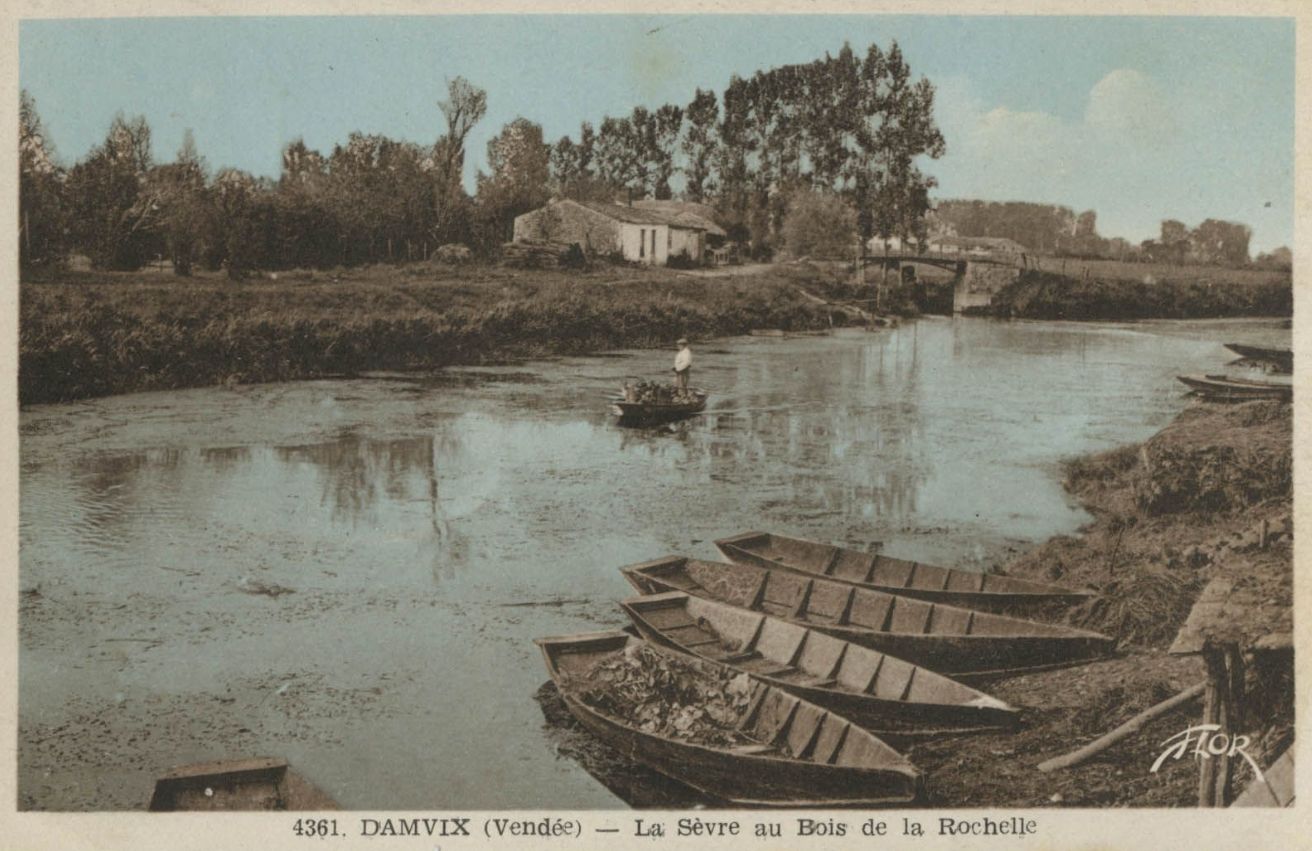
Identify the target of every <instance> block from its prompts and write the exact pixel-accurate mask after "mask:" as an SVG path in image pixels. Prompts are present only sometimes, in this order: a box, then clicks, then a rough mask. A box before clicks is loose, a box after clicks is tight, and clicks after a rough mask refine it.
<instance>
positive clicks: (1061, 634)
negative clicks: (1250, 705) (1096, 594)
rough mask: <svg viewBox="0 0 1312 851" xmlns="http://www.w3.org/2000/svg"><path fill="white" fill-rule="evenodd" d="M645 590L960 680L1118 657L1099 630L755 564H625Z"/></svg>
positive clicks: (677, 559)
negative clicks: (753, 615)
mask: <svg viewBox="0 0 1312 851" xmlns="http://www.w3.org/2000/svg"><path fill="white" fill-rule="evenodd" d="M620 570H621V572H622V573H623V574H624V576H625V577H626V578H627V579H628V580H629V582H630V584H632V585H633V586H634V587H635V588H637V589H638V590H639V591H641V592H642V593H644V594H655V593H659V592H662V591H683V592H685V593H687V594H692V595H694V596H698V597H707V598H710V599H712V600H718V601H720V602H723V603H728V604H729V605H732V606H739V607H741V608H744V609H749V610H751V611H754V612H762V613H764V614H768V615H773V616H774V617H777V618H782V619H783V620H786V621H790V622H792V623H796V624H800V625H802V626H809V627H814V628H815V629H818V630H820V631H821V632H825V633H828V634H830V635H834V636H837V637H839V638H842V639H845V640H847V641H852V642H855V643H857V644H860V645H863V646H865V647H871V648H874V649H876V650H881V651H883V652H885V653H889V654H892V655H893V656H896V657H898V658H900V659H905V660H906V661H908V662H913V663H915V664H917V665H923V666H925V667H927V668H930V669H931V670H934V671H937V672H938V673H940V674H944V675H946V676H949V677H952V678H954V679H959V680H968V681H973V680H981V679H987V678H993V677H1000V676H1012V675H1015V674H1024V673H1032V672H1034V671H1041V670H1048V669H1050V668H1059V667H1066V666H1068V665H1074V664H1079V663H1082V662H1087V661H1090V660H1092V659H1097V658H1101V657H1104V656H1107V655H1110V654H1111V653H1112V652H1113V651H1114V650H1115V647H1116V642H1115V640H1114V639H1112V638H1108V637H1107V636H1105V635H1099V634H1098V633H1096V632H1088V631H1086V630H1081V629H1074V628H1072V627H1067V626H1061V625H1058V624H1048V623H1040V622H1038V621H1030V620H1022V619H1020V618H1013V617H1007V616H1005V615H999V614H994V613H991V612H978V611H975V610H973V609H961V608H957V607H955V606H948V605H944V604H942V603H930V602H927V601H924V600H916V599H914V598H911V597H901V596H898V595H896V594H886V593H884V592H882V591H872V590H870V589H868V588H858V587H856V586H854V585H848V584H846V583H843V582H835V581H833V580H831V579H820V578H819V577H813V578H808V577H805V576H800V575H798V574H795V573H790V572H788V571H786V570H770V569H767V568H762V567H756V566H755V565H747V564H724V563H720V562H710V561H698V560H695V559H688V558H683V557H681V556H668V557H666V558H663V559H658V560H656V561H649V562H644V563H642V564H635V565H630V566H628V567H624V568H621V569H620Z"/></svg>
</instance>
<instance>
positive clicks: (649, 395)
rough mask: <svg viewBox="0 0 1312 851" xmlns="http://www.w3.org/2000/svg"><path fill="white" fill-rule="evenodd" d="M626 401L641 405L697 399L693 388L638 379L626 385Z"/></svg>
mask: <svg viewBox="0 0 1312 851" xmlns="http://www.w3.org/2000/svg"><path fill="white" fill-rule="evenodd" d="M624 401H625V402H636V403H638V404H640V405H683V404H688V403H691V402H695V401H697V397H696V396H694V395H693V393H692V391H691V390H684V389H682V388H679V387H673V386H670V385H668V384H661V383H660V382H658V381H638V382H636V383H635V382H630V383H628V384H625V385H624Z"/></svg>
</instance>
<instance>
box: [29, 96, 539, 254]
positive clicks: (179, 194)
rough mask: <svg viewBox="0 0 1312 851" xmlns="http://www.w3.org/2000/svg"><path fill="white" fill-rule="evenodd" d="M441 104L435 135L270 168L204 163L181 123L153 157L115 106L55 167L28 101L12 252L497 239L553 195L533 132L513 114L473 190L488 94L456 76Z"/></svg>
mask: <svg viewBox="0 0 1312 851" xmlns="http://www.w3.org/2000/svg"><path fill="white" fill-rule="evenodd" d="M438 106H439V108H440V110H441V112H442V115H443V117H444V118H445V132H444V133H442V134H441V135H440V136H439V137H438V139H437V141H436V142H435V143H434V144H432V145H419V144H415V143H412V142H400V141H395V140H392V139H388V138H386V137H384V136H380V135H372V134H363V133H352V134H351V135H350V137H349V138H348V139H347V140H346V142H345V143H343V144H340V145H337V146H335V147H334V148H333V150H332V151H331V152H330V153H328V154H327V155H324V154H322V153H320V152H319V151H315V150H312V149H310V148H309V147H307V146H306V145H305V143H304V142H303V141H301V140H296V141H293V142H292V143H290V144H289V145H287V146H286V148H284V150H283V152H282V168H281V172H280V175H279V177H278V178H277V179H269V178H261V177H256V176H254V175H251V174H249V173H247V172H243V171H240V170H237V169H232V168H224V169H220V170H218V171H217V172H213V173H212V172H211V170H210V168H209V166H208V165H207V163H206V161H205V159H204V158H203V157H202V156H201V155H200V153H199V152H198V150H197V147H196V143H195V140H194V139H193V138H192V134H191V132H190V131H188V132H187V133H186V135H185V137H184V140H183V143H182V146H181V147H180V149H179V150H178V151H177V153H176V154H175V155H174V157H173V159H172V160H171V161H168V162H158V161H157V160H156V158H155V155H154V151H153V147H152V144H151V132H150V126H149V125H148V124H147V122H146V120H145V118H143V117H139V116H138V117H134V118H130V117H126V116H123V115H121V114H120V115H118V116H116V117H115V118H114V120H113V122H112V123H111V125H110V128H109V131H108V132H107V133H106V135H105V138H104V140H103V141H102V142H101V143H100V144H98V145H96V146H95V147H94V148H92V149H91V151H89V152H88V153H87V155H86V156H85V157H84V158H83V159H82V160H80V161H79V162H77V163H76V164H75V165H73V166H72V167H71V168H68V169H64V168H62V167H61V166H60V165H59V164H58V162H57V159H56V157H55V156H54V151H53V150H52V149H51V146H50V144H49V142H48V140H47V137H46V133H45V129H44V127H43V125H42V122H41V119H40V117H39V115H38V114H37V110H36V104H35V103H34V102H33V100H32V98H31V97H30V96H29V95H28V94H27V93H26V92H24V93H23V95H22V103H21V113H20V137H19V145H20V154H21V156H20V167H19V171H20V180H21V186H20V207H21V209H20V221H19V227H20V233H19V244H20V259H21V261H22V263H23V265H24V266H30V265H33V264H36V263H40V262H45V261H50V260H54V259H58V258H59V257H61V256H62V255H63V254H64V253H66V252H68V251H77V252H80V253H84V254H85V255H87V256H88V257H89V258H90V259H91V262H92V264H93V265H94V266H96V267H98V268H104V269H136V268H140V267H141V266H142V265H144V264H145V263H146V262H148V261H150V260H151V259H153V258H155V257H167V258H169V259H170V260H171V261H172V264H173V268H174V270H175V271H176V272H177V273H178V274H181V275H187V274H190V273H191V271H192V268H193V266H195V265H196V264H203V265H205V266H207V267H210V268H215V269H217V268H220V267H221V266H226V267H227V268H228V270H229V272H230V273H231V274H232V275H233V276H234V277H239V276H241V275H242V274H244V273H245V272H246V271H248V270H250V269H255V268H259V269H285V268H292V267H331V266H338V265H355V264H360V263H369V262H378V261H384V260H391V261H396V260H404V259H416V258H421V257H426V256H427V255H428V254H429V253H430V252H431V251H432V250H433V249H434V248H436V247H437V246H439V245H442V244H446V243H453V242H458V243H466V244H481V243H496V242H499V240H500V239H502V238H504V235H505V234H506V232H507V230H508V222H509V221H512V220H513V217H514V215H516V214H517V213H518V212H523V211H524V210H525V209H531V208H532V207H533V206H537V205H540V204H542V203H543V202H544V201H545V200H546V198H547V197H548V195H547V192H548V189H547V184H548V169H547V157H548V148H547V146H546V145H545V144H543V142H542V131H541V128H539V127H538V126H537V125H535V124H533V123H532V122H528V121H525V120H523V119H518V120H516V121H514V122H511V123H510V124H508V125H507V126H506V127H505V128H504V129H503V130H502V132H501V133H500V134H499V135H498V136H497V137H496V138H494V139H493V140H492V141H491V142H490V143H489V144H488V161H489V164H490V167H491V173H490V174H481V173H480V174H479V175H478V192H477V194H476V195H475V196H470V195H469V194H468V193H467V192H466V191H465V188H464V184H463V180H462V175H463V172H464V165H465V154H466V151H465V146H466V140H467V139H468V136H469V133H470V131H471V130H472V129H473V128H474V127H475V126H476V125H477V124H478V122H479V121H480V120H481V119H482V118H483V116H484V114H485V113H486V110H487V95H486V93H485V92H484V91H482V90H481V89H479V88H477V87H476V86H474V85H472V84H470V83H469V82H468V81H467V80H464V79H463V78H456V79H455V80H452V81H450V82H449V83H448V85H447V91H446V97H445V98H443V99H442V100H441V101H440V102H439V103H438Z"/></svg>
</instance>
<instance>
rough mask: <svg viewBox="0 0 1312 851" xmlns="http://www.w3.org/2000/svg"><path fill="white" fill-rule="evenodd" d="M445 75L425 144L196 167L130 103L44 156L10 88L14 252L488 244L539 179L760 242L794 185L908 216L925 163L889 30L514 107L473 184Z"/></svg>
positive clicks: (303, 152)
mask: <svg viewBox="0 0 1312 851" xmlns="http://www.w3.org/2000/svg"><path fill="white" fill-rule="evenodd" d="M445 94H446V96H445V98H444V99H442V100H441V101H440V102H439V104H438V106H439V107H440V109H441V112H442V115H443V117H444V118H445V132H444V133H442V134H440V135H439V136H438V138H437V140H436V141H435V142H434V143H433V144H431V145H420V144H415V143H412V142H402V141H395V140H392V139H388V138H386V137H384V136H379V135H372V134H363V133H353V134H351V135H350V137H349V138H348V139H347V140H346V141H345V142H344V143H343V144H340V145H337V146H335V147H334V148H333V150H332V151H331V152H329V153H328V154H326V155H325V154H322V153H320V152H318V151H315V150H311V149H310V148H308V147H307V146H306V145H305V144H304V143H303V142H301V141H295V142H293V143H291V144H290V145H288V146H287V147H286V148H285V149H284V151H283V158H282V169H281V173H280V175H279V177H278V178H277V179H276V180H274V179H268V178H258V177H255V176H253V175H250V174H248V173H245V172H242V171H238V170H235V169H220V170H218V171H217V172H213V173H212V172H211V170H210V169H209V167H208V165H207V163H206V162H205V160H204V158H203V157H201V155H200V154H199V152H198V150H197V146H196V144H195V141H194V140H193V139H192V138H191V136H190V134H188V135H187V138H186V140H185V141H184V143H183V145H182V147H181V149H180V150H179V151H178V152H177V153H176V155H175V156H174V157H173V159H172V160H171V161H168V162H158V161H156V159H155V155H154V151H153V150H152V146H151V137H150V127H149V126H148V125H147V123H146V121H145V119H144V118H141V117H136V118H129V117H125V116H122V115H120V116H118V117H116V118H115V119H114V121H113V124H112V126H111V127H110V129H109V131H108V133H107V134H106V137H105V139H104V141H103V142H102V143H101V144H99V145H97V146H96V147H95V148H93V149H92V150H91V151H90V152H89V153H88V154H87V155H86V156H85V157H84V158H83V159H82V160H80V161H79V162H78V163H76V164H75V165H74V166H73V167H72V168H69V169H63V168H61V167H60V166H59V165H58V164H57V161H56V158H55V157H54V153H53V151H52V150H51V149H50V148H49V145H48V143H47V142H46V139H45V133H44V130H43V128H42V127H41V122H40V118H39V117H38V116H37V113H36V107H35V104H34V103H33V102H32V100H31V98H30V97H29V96H28V95H27V94H26V93H24V95H23V114H22V116H21V117H22V132H21V140H20V141H21V150H22V151H23V159H22V163H21V172H22V181H23V182H22V189H21V198H22V214H23V215H22V221H21V223H20V227H21V228H22V231H21V233H20V237H21V243H22V245H23V254H22V257H23V261H24V263H25V264H29V263H33V262H40V261H42V260H47V259H51V258H52V257H55V256H57V255H59V254H60V253H62V252H64V251H66V250H76V251H80V252H83V253H85V254H86V255H87V256H89V257H90V258H91V260H92V262H93V264H95V265H96V266H98V267H101V268H109V269H132V268H137V267H139V266H140V265H142V264H143V263H144V262H146V261H147V260H148V259H150V258H153V257H156V256H167V257H169V258H171V260H172V262H173V266H174V269H175V270H176V271H177V272H178V273H179V274H188V273H189V272H190V270H191V269H192V267H193V266H194V265H195V264H197V263H203V264H204V265H207V266H210V267H217V266H218V265H226V266H227V267H228V268H229V270H230V271H232V272H233V274H235V275H239V274H241V273H242V272H243V271H244V270H246V269H249V268H268V269H278V268H288V267H296V266H334V265H349V264H357V263H366V262H374V261H380V260H403V259H410V258H416V257H424V256H427V255H428V253H429V252H430V251H431V250H432V249H433V248H435V247H436V246H438V245H442V244H446V243H451V242H460V243H465V244H467V245H470V246H471V247H473V248H474V249H475V250H479V251H492V250H494V249H495V247H496V246H497V245H499V244H500V243H501V242H502V241H504V240H506V239H509V238H510V236H511V231H512V226H513V220H514V217H515V216H516V215H518V214H520V213H523V212H526V211H528V210H531V209H533V208H535V207H537V206H540V205H541V204H542V203H544V202H545V201H546V200H547V199H548V198H550V197H552V196H553V195H554V196H557V197H571V198H578V199H592V200H606V201H614V200H616V199H617V198H618V199H620V200H624V199H629V200H632V199H637V198H645V197H652V198H659V199H665V198H671V197H674V195H675V194H676V192H678V193H679V194H681V195H682V197H684V198H687V199H690V200H694V201H701V202H708V203H713V204H714V205H715V206H716V207H718V208H719V210H720V211H721V213H722V214H723V216H724V218H725V220H726V221H727V222H728V223H729V224H730V230H731V233H732V234H733V235H734V237H735V238H737V239H739V240H741V241H743V242H747V243H750V245H751V246H752V248H753V249H754V250H755V251H757V252H758V253H761V254H768V253H769V252H771V251H773V250H774V249H776V248H779V247H781V246H783V245H784V243H785V237H784V228H785V224H786V221H787V218H788V212H789V208H790V206H791V205H792V202H793V200H794V199H809V198H810V195H812V194H815V193H818V194H820V195H823V196H832V197H833V198H835V199H838V200H840V201H841V202H842V203H843V204H845V205H846V206H847V208H848V209H849V210H850V211H852V214H853V216H854V217H855V218H854V221H855V222H856V226H857V230H858V231H859V232H860V235H862V236H864V237H869V236H871V235H873V234H876V233H878V234H884V235H890V234H893V233H907V234H909V233H912V232H916V231H917V230H923V224H924V213H925V211H926V210H927V209H928V207H929V190H930V189H931V188H932V187H933V186H934V180H933V178H931V177H929V176H927V175H925V174H923V173H922V172H921V171H920V168H919V165H918V162H919V161H920V160H921V159H923V158H935V157H938V156H941V155H942V153H943V151H944V143H943V137H942V135H941V134H940V133H939V131H938V129H937V128H936V127H935V125H934V121H933V101H934V89H933V87H932V86H931V85H930V83H929V82H928V81H926V80H924V79H920V80H913V79H912V77H911V72H910V69H909V67H908V66H907V63H906V61H905V59H904V58H903V56H902V53H901V50H900V49H899V48H898V46H897V45H896V44H893V45H892V46H891V47H890V48H889V49H888V50H887V51H884V50H881V49H880V48H879V47H878V46H877V45H871V46H870V48H869V49H868V50H867V51H866V53H865V55H864V56H863V57H861V56H857V55H856V54H855V53H854V52H853V51H852V49H851V48H850V47H849V46H847V45H844V47H843V49H842V50H841V51H839V53H838V55H837V56H829V55H826V56H825V57H824V58H823V59H819V60H817V61H815V62H811V63H807V64H802V65H789V66H784V67H781V68H774V69H770V70H767V71H759V72H757V73H756V74H754V75H752V76H751V77H749V78H741V77H737V76H735V77H733V78H732V79H731V80H730V82H729V84H728V86H727V88H726V89H725V91H724V92H723V93H722V95H719V96H717V94H716V93H715V92H713V91H709V90H702V89H697V90H696V91H695V92H694V93H693V96H692V98H691V100H690V101H689V102H688V103H687V104H686V105H674V104H665V105H663V106H660V107H658V108H656V109H647V108H645V107H636V108H634V109H633V110H632V112H630V113H629V114H627V115H623V116H618V117H616V116H606V117H604V118H603V119H602V120H601V122H600V124H599V125H597V126H596V127H595V128H594V127H593V125H592V124H591V123H588V122H585V123H583V124H582V126H581V127H580V128H579V131H578V133H577V134H576V136H575V137H569V136H566V137H563V138H561V139H559V140H558V141H556V142H555V143H553V144H547V143H545V142H544V140H543V134H542V128H541V127H540V126H539V125H538V124H535V123H534V122H532V121H529V120H527V119H524V118H518V119H516V120H514V121H512V122H510V123H509V124H507V125H506V126H505V127H504V128H502V130H501V132H500V133H499V134H498V135H497V136H496V137H495V138H494V139H492V140H491V141H490V142H489V143H488V148H487V171H486V172H480V173H479V174H478V175H477V179H476V186H475V192H474V194H473V195H470V194H468V193H467V192H466V190H465V187H464V184H463V181H462V174H463V170H464V162H465V154H466V151H465V146H466V140H467V139H468V136H469V133H470V131H471V130H472V129H473V127H474V126H476V125H477V123H478V122H479V121H480V120H481V119H482V118H483V117H484V115H485V114H486V108H487V94H486V93H485V92H484V91H482V90H481V89H479V88H477V87H476V86H474V85H472V84H471V83H469V82H468V81H466V80H464V79H463V78H456V79H455V80H453V81H451V82H450V83H449V84H448V87H447V91H446V93H445ZM806 203H812V202H811V201H810V200H807V201H806ZM820 206H821V208H825V209H828V208H830V207H832V205H823V204H822V205H820ZM853 241H855V240H853Z"/></svg>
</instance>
